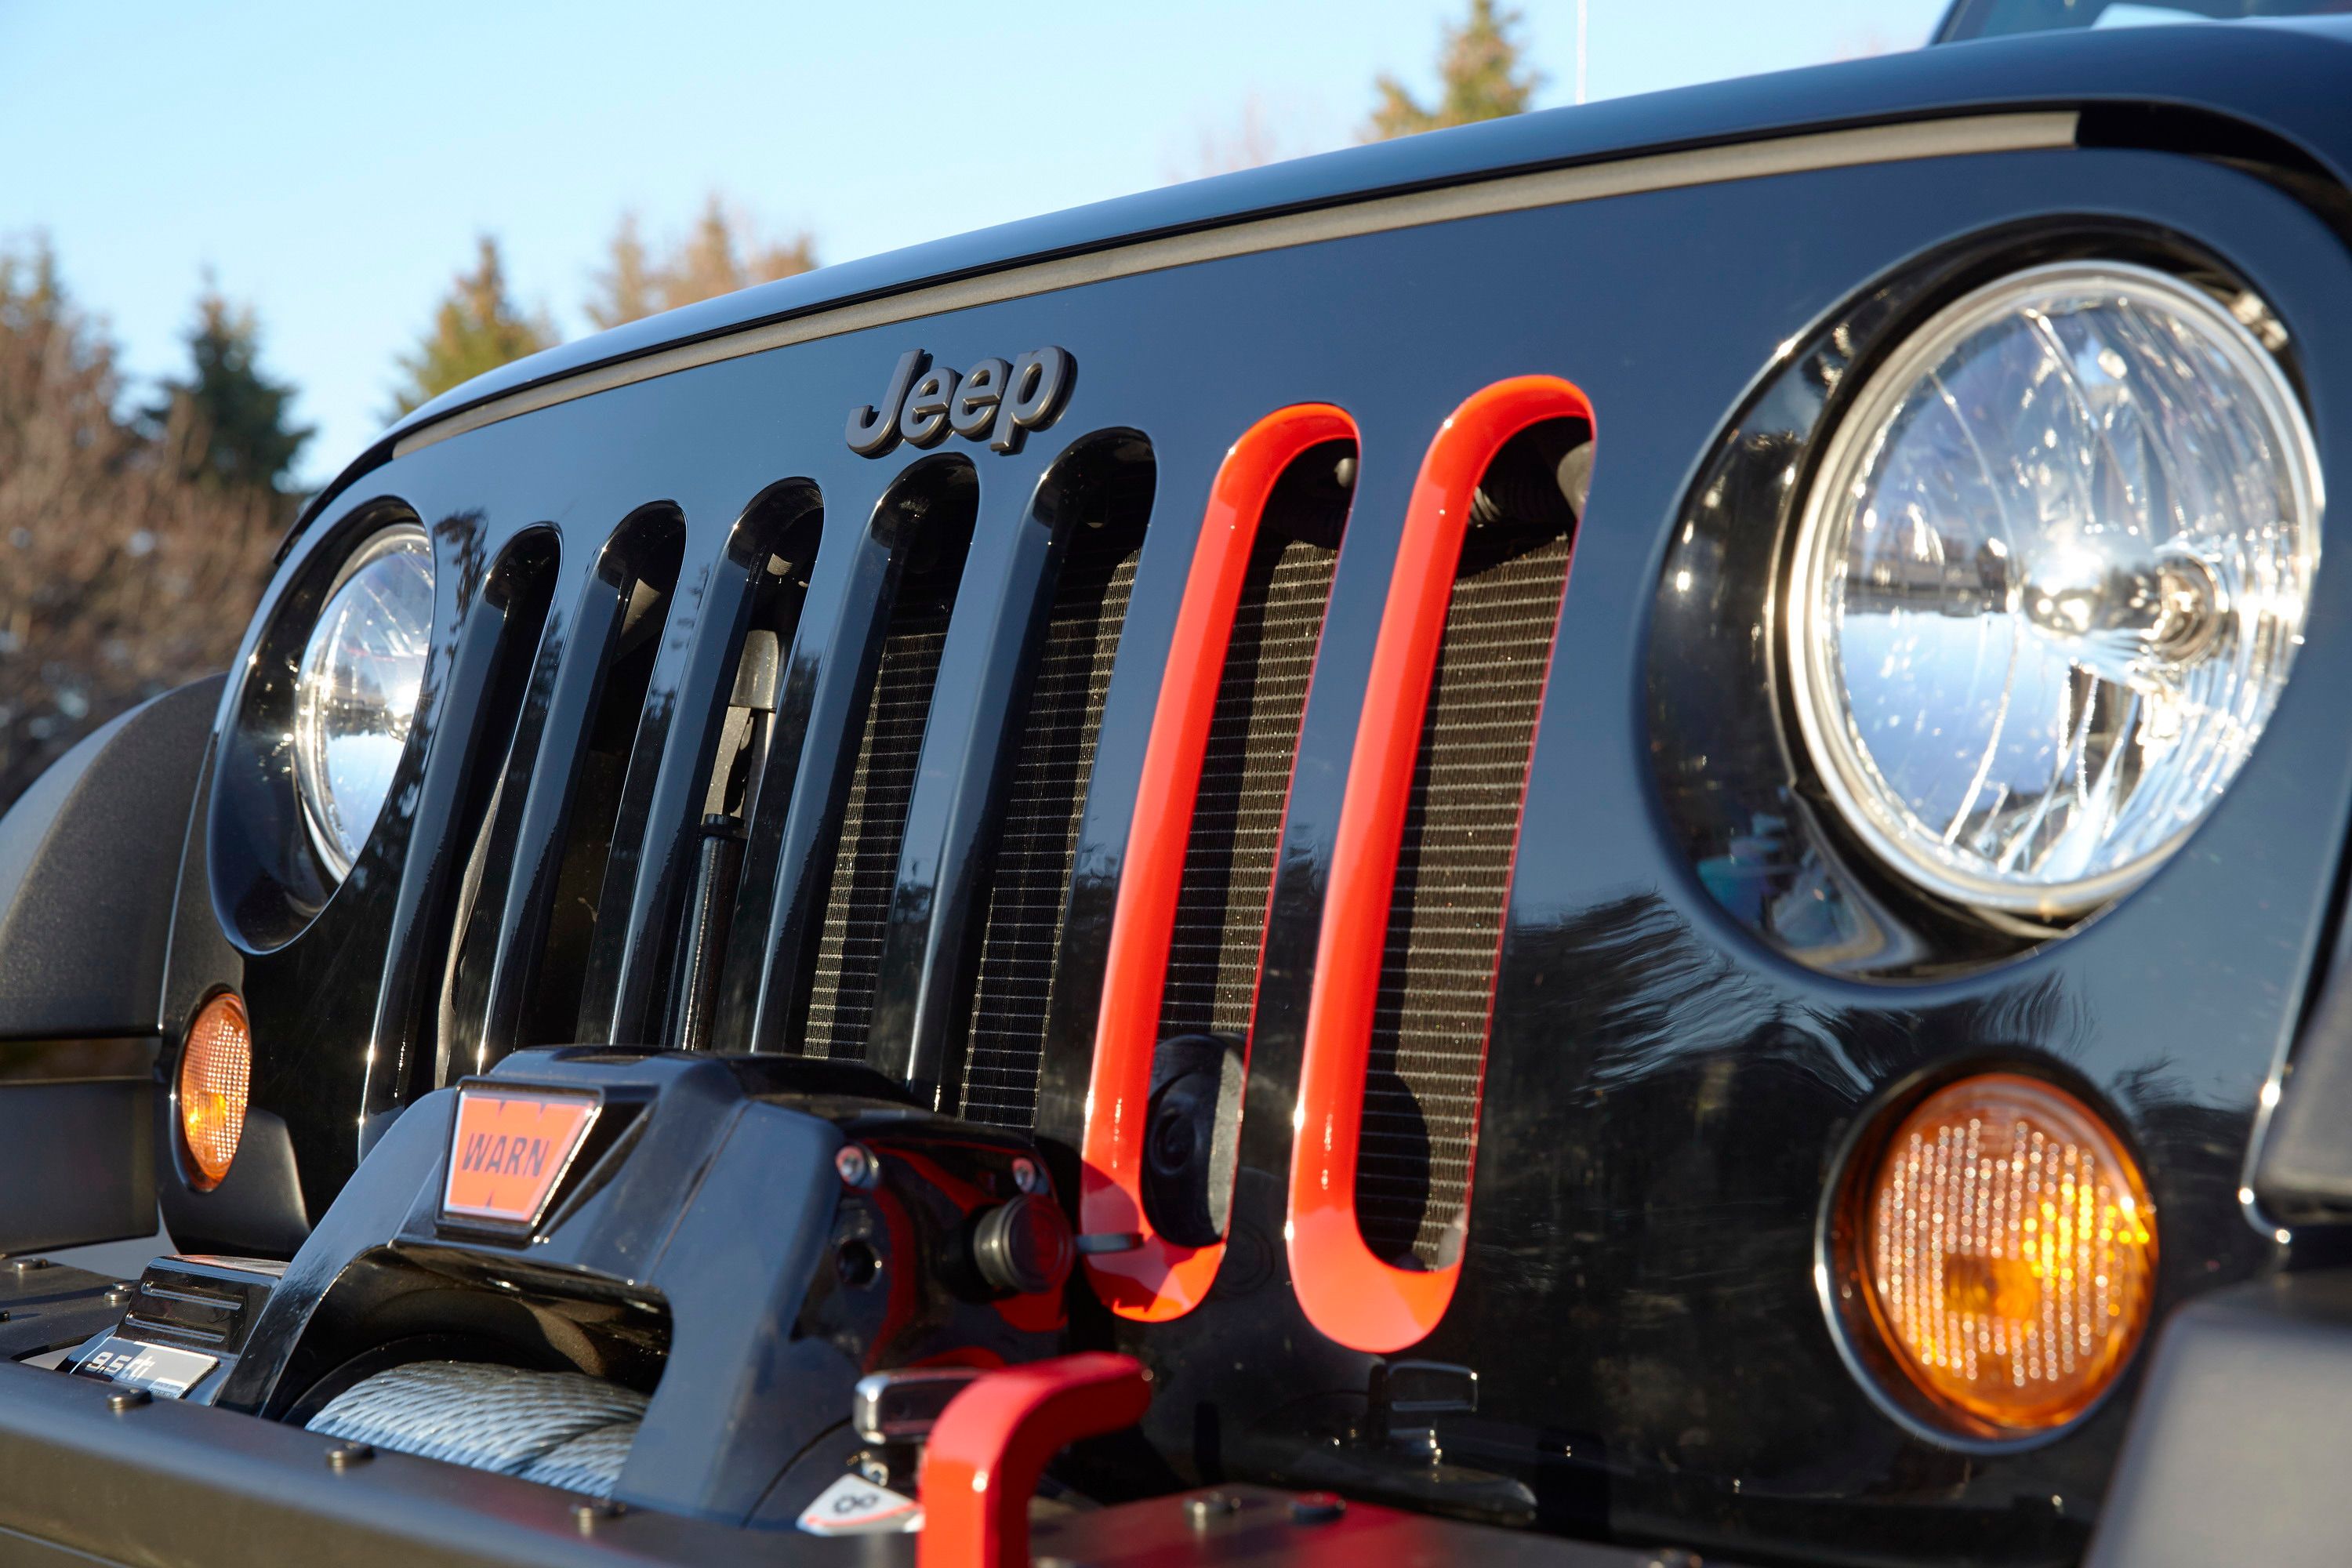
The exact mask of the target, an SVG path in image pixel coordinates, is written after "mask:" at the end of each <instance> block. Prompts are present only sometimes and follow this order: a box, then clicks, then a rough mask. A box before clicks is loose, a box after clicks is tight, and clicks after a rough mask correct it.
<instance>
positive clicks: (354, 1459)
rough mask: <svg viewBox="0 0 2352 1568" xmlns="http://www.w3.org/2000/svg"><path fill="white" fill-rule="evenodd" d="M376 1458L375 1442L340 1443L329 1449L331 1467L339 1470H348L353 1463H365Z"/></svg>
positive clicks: (328, 1457) (328, 1460)
mask: <svg viewBox="0 0 2352 1568" xmlns="http://www.w3.org/2000/svg"><path fill="white" fill-rule="evenodd" d="M373 1458H375V1445H374V1444H373V1443H338V1444H336V1445H335V1446H334V1447H331V1448H330V1449H328V1450H327V1464H328V1466H329V1468H332V1469H338V1470H346V1469H349V1468H351V1467H352V1466H353V1465H361V1464H365V1463H366V1462H367V1461H368V1460H370V1459H373Z"/></svg>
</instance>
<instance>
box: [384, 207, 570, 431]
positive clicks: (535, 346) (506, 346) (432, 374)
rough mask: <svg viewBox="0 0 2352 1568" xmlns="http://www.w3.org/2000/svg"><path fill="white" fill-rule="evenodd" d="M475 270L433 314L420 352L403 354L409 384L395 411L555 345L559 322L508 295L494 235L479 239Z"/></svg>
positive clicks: (396, 398) (460, 278)
mask: <svg viewBox="0 0 2352 1568" xmlns="http://www.w3.org/2000/svg"><path fill="white" fill-rule="evenodd" d="M476 244H477V246H478V249H477V250H476V252H475V258H474V269H473V270H472V271H470V272H461V273H459V274H458V275H457V278H456V279H455V280H454V281H453V282H452V283H451V285H450V289H449V292H448V294H447V296H446V297H445V298H444V299H443V300H442V301H441V305H440V308H439V309H438V310H436V311H435V312H434V315H433V330H432V331H429V332H427V333H426V334H425V338H424V340H423V341H422V342H419V343H418V344H417V345H416V351H415V353H406V354H403V355H401V356H400V369H401V374H402V375H403V376H404V377H405V381H404V384H402V385H401V386H399V387H397V388H395V389H394V393H393V411H394V415H395V416H398V415H402V414H406V413H408V412H409V411H410V410H411V409H414V408H417V407H421V406H422V405H425V403H427V402H430V401H431V400H432V399H434V398H436V397H438V396H440V395H442V394H443V393H445V392H446V391H448V390H449V389H450V388H451V387H453V386H457V385H460V384H464V383H466V382H468V381H471V380H472V379H473V378H474V377H476V376H478V375H480V374H483V373H484V372H485V371H492V370H496V369H497V368H498V367H499V366H500V365H502V364H507V363H511V362H512V361H515V360H519V359H521V358H522V357H523V356H524V355H526V354H535V353H539V352H540V350H541V349H548V348H553V347H554V346H555V344H556V342H557V338H556V333H555V326H554V323H553V322H551V321H549V320H548V319H547V317H546V316H545V315H544V314H534V315H528V316H527V315H525V314H523V312H522V310H521V309H520V307H519V306H517V305H516V304H515V302H514V300H511V299H509V297H508V295H507V276H506V263H505V261H504V260H503V259H502V258H500V257H499V242H498V241H497V240H495V239H493V238H491V237H489V236H488V235H487V234H486V235H483V236H481V237H480V238H479V239H478V240H477V241H476Z"/></svg>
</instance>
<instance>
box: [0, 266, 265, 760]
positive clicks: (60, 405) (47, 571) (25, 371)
mask: <svg viewBox="0 0 2352 1568" xmlns="http://www.w3.org/2000/svg"><path fill="white" fill-rule="evenodd" d="M121 392H122V382H121V374H120V372H119V370H118V368H117V363H116V357H115V349H114V345H113V344H112V343H111V342H109V341H108V340H107V338H106V336H105V334H104V333H103V332H102V331H100V330H99V328H98V326H97V325H96V323H94V322H93V321H90V319H89V317H88V316H87V315H85V314H84V313H83V312H82V310H80V309H79V307H78V306H77V305H76V304H75V303H74V301H73V300H72V298H71V297H70V295H69V294H68V291H67V289H66V288H65V285H64V283H63V282H62V281H61V280H60V279H59V277H58V264H57V258H56V256H55V255H54V254H53V253H52V252H51V250H50V249H49V247H48V246H47V244H46V243H45V242H37V243H36V244H35V245H34V246H33V247H32V248H31V250H30V251H29V253H25V252H12V251H5V250H0V806H5V805H6V804H7V803H8V802H9V801H11V800H13V799H15V798H16V795H17V794H18V792H20V791H21V790H22V789H23V788H24V787H25V786H26V784H30V783H31V782H32V781H33V779H34V778H35V777H37V775H38V774H39V773H40V772H41V770H42V769H43V768H45V767H47V765H48V764H49V763H51V762H52V761H54V760H55V759H56V758H57V757H58V755H60V754H61V753H63V752H65V750H66V749H67V748H68V747H69V746H71V745H72V744H73V743H74V742H76V741H78V740H79V739H80V738H81V737H82V736H84V735H86V734H88V733H89V731H92V730H94V729H96V728H98V726H100V724H103V723H105V722H106V721H108V720H110V719H111V718H113V717H114V716H115V715H116V714H118V713H120V712H121V711H122V710H124V709H126V708H129V707H131V705H132V704H133V703H136V702H140V701H142V700H145V699H147V698H149V697H152V696H155V695H156V694H158V693H160V692H163V691H166V690H169V689H171V688H173V687H174V686H177V685H179V684H180V683H181V682H183V681H185V680H188V679H193V678H194V677H195V676H197V675H199V674H201V673H203V672H205V671H206V670H213V669H218V668H221V667H222V666H224V665H226V663H227V662H228V661H229V659H230V658H233V657H234V656H235V655H236V647H237V643H238V641H239V639H240V638H242V637H244V635H245V625H246V621H247V617H249V616H251V615H252V613H253V607H254V604H255V601H256V600H257V598H258V597H259V596H260V593H261V586H262V583H263V581H264V579H265V578H266V577H267V576H268V571H269V560H270V555H271V552H272V551H273V548H274V547H275V545H276V543H277V542H278V535H279V533H280V532H281V531H282V530H283V528H284V526H285V522H286V514H287V512H288V511H289V510H290V502H289V500H288V498H285V497H283V496H280V495H278V494H277V493H276V492H274V491H272V490H271V489H268V487H267V486H263V485H258V484H250V485H248V484H237V485H228V484H221V483H218V482H215V479H213V478H211V477H210V474H209V468H208V464H209V461H210V448H209V446H208V444H207V442H206V440H205V438H204V437H203V436H202V435H201V434H200V432H199V431H198V430H197V428H196V426H197V419H196V416H195V413H194V400H193V399H190V398H174V399H171V400H169V401H168V402H167V404H166V407H167V409H168V412H167V413H166V414H165V415H164V416H163V419H162V421H161V422H160V424H157V423H153V422H142V421H131V420H125V419H121V418H119V417H117V416H116V413H115V408H116V405H117V404H118V402H119V400H120V398H121Z"/></svg>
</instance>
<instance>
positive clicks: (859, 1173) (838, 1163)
mask: <svg viewBox="0 0 2352 1568" xmlns="http://www.w3.org/2000/svg"><path fill="white" fill-rule="evenodd" d="M833 1168H834V1170H835V1171H836V1172H838V1173H840V1176H841V1184H842V1185H843V1186H845V1187H851V1188H854V1189H856V1190H857V1191H859V1192H864V1191H866V1190H868V1189H870V1188H872V1187H874V1186H875V1185H877V1184H879V1183H880V1182H881V1180H882V1163H881V1162H880V1161H878V1160H877V1159H876V1158H875V1157H874V1154H873V1152H872V1151H871V1150H869V1149H867V1148H866V1146H865V1145H864V1144H862V1143H844V1144H843V1145H842V1146H841V1148H840V1149H839V1150H838V1151H837V1152H835V1154H834V1156H833Z"/></svg>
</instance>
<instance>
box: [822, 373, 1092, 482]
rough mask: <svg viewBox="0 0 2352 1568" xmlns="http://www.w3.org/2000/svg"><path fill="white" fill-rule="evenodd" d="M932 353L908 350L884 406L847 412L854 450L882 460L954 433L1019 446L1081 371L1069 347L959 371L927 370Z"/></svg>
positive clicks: (1049, 418)
mask: <svg viewBox="0 0 2352 1568" xmlns="http://www.w3.org/2000/svg"><path fill="white" fill-rule="evenodd" d="M930 359H931V356H930V355H929V354H927V353H924V352H923V351H922V350H920V349H908V351H907V352H906V353H903V354H900V355H899V356H898V368H897V369H896V370H894V371H892V372H891V373H890V384H889V386H888V387H887V389H886V390H885V391H884V392H883V394H882V401H881V402H880V403H879V404H866V405H860V406H858V407H856V408H853V409H851V410H850V411H849V429H848V433H847V434H848V438H849V449H850V450H851V451H853V452H855V453H856V454H857V455H858V456H859V457H861V458H878V457H880V456H881V455H882V454H883V453H885V452H887V451H888V450H889V449H890V448H891V447H895V446H897V445H898V443H899V442H900V441H904V442H906V443H907V444H908V446H910V447H936V446H938V445H939V444H940V442H941V441H944V440H946V439H947V438H948V435H949V433H950V431H952V432H953V433H955V434H956V435H958V436H961V437H963V438H964V439H965V440H967V441H986V442H987V443H988V444H989V445H990V446H991V447H994V448H995V449H996V450H997V451H1000V452H1017V451H1019V450H1020V449H1021V437H1022V435H1023V433H1024V431H1029V430H1041V429H1043V428H1045V426H1048V425H1050V424H1052V423H1053V422H1054V416H1055V415H1056V414H1058V413H1060V412H1061V406H1062V400H1063V399H1064V398H1065V397H1066V396H1067V395H1069V390H1070V376H1071V372H1072V371H1073V370H1074V369H1076V364H1075V362H1073V361H1072V360H1071V358H1070V354H1069V351H1068V350H1067V349H1057V348H1054V347H1051V346H1048V347H1045V348H1042V349H1031V350H1030V351H1029V352H1028V353H1025V354H1023V355H1021V356H1020V357H1019V358H1017V359H1015V360H1013V363H1010V364H1007V363H1005V362H1004V361H1003V360H1001V359H984V360H982V361H981V362H980V363H978V364H976V365H974V366H972V367H971V369H970V370H968V371H965V372H964V373H963V374H961V375H958V374H956V373H955V372H954V371H951V370H949V369H947V368H946V367H945V366H936V367H932V368H929V369H926V368H925V367H926V366H929V364H930Z"/></svg>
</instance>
